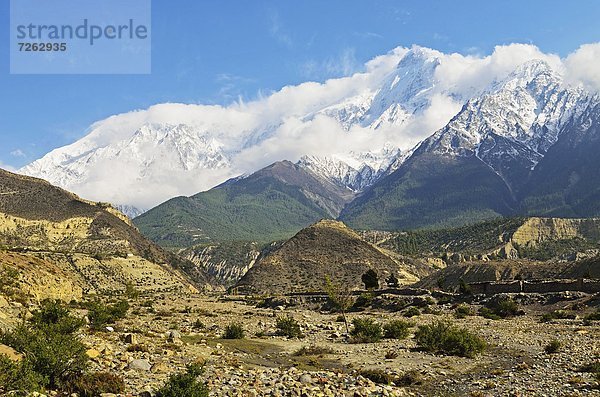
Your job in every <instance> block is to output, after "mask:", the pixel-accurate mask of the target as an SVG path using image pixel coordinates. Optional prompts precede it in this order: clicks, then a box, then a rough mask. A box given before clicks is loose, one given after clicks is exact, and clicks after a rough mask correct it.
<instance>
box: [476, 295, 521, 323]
mask: <svg viewBox="0 0 600 397" xmlns="http://www.w3.org/2000/svg"><path fill="white" fill-rule="evenodd" d="M479 314H481V315H482V316H483V317H485V318H489V319H491V320H499V319H501V318H508V317H513V316H519V315H522V314H523V311H522V310H520V309H519V305H518V304H517V302H515V301H514V299H512V298H509V297H500V298H499V299H492V300H490V301H489V302H488V304H487V305H486V306H484V307H482V308H481V309H480V310H479Z"/></svg>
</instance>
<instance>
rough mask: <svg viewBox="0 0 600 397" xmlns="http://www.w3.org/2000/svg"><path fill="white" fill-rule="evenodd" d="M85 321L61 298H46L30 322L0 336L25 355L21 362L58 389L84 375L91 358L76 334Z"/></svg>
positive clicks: (5, 342)
mask: <svg viewBox="0 0 600 397" xmlns="http://www.w3.org/2000/svg"><path fill="white" fill-rule="evenodd" d="M82 324H83V321H82V320H81V319H78V318H75V317H73V316H71V315H70V313H69V311H68V310H67V309H66V308H65V307H64V306H62V304H61V303H60V301H54V300H45V301H43V302H42V304H41V308H40V309H39V310H38V311H35V312H34V313H33V315H32V317H31V319H30V320H29V321H28V322H27V323H23V324H21V325H19V326H17V327H16V328H15V329H13V330H12V331H10V332H7V333H3V334H1V335H0V342H2V343H4V344H6V345H8V346H10V347H12V348H13V349H15V350H16V351H18V352H19V353H22V354H23V355H24V359H23V362H22V364H21V365H23V366H24V367H23V368H25V369H27V371H29V370H31V371H32V372H34V373H36V374H37V375H39V377H40V379H41V381H40V384H41V386H43V387H50V388H57V387H59V386H63V384H64V382H65V381H66V380H68V379H74V378H76V377H78V376H80V375H81V374H82V373H83V372H84V370H85V368H86V366H87V361H88V357H87V355H86V354H85V351H86V348H85V346H84V345H83V344H82V343H81V342H80V341H79V339H78V338H77V336H76V335H75V333H76V332H77V331H78V329H79V328H80V327H81V325H82Z"/></svg>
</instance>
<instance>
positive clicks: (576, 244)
mask: <svg viewBox="0 0 600 397" xmlns="http://www.w3.org/2000/svg"><path fill="white" fill-rule="evenodd" d="M599 247H600V245H599V244H598V240H596V241H593V240H592V239H586V238H582V237H575V238H569V239H561V240H546V241H542V242H541V243H540V244H538V245H537V246H535V247H529V246H516V248H517V251H518V252H519V257H521V258H527V259H533V260H539V261H547V260H549V259H552V258H556V257H559V256H562V255H567V254H572V253H574V252H582V251H585V250H589V249H597V248H599Z"/></svg>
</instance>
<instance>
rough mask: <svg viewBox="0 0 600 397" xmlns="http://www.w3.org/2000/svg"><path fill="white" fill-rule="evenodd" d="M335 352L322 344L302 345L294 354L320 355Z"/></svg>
mask: <svg viewBox="0 0 600 397" xmlns="http://www.w3.org/2000/svg"><path fill="white" fill-rule="evenodd" d="M333 353H335V352H334V351H333V350H332V349H330V348H328V347H324V346H317V345H311V346H302V347H301V348H300V349H299V350H298V351H296V352H295V353H294V356H322V355H324V354H333Z"/></svg>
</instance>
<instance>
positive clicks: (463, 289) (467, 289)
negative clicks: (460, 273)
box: [458, 278, 473, 295]
mask: <svg viewBox="0 0 600 397" xmlns="http://www.w3.org/2000/svg"><path fill="white" fill-rule="evenodd" d="M459 283H460V284H459V286H458V292H459V293H461V294H463V295H471V294H472V293H473V288H471V286H470V285H469V284H467V283H466V282H465V280H463V279H462V278H461V279H460V280H459Z"/></svg>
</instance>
